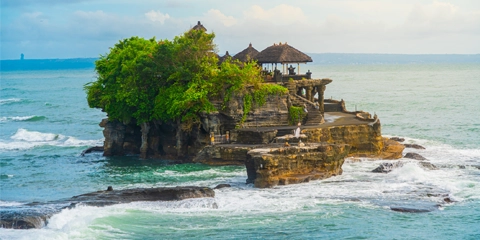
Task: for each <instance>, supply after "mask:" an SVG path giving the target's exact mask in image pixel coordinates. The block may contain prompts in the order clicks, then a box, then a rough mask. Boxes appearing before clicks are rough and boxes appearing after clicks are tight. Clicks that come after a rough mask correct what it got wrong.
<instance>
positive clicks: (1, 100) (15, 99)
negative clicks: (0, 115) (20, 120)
mask: <svg viewBox="0 0 480 240" xmlns="http://www.w3.org/2000/svg"><path fill="white" fill-rule="evenodd" d="M20 101H22V99H20V98H7V99H0V105H4V104H10V103H15V102H20Z"/></svg>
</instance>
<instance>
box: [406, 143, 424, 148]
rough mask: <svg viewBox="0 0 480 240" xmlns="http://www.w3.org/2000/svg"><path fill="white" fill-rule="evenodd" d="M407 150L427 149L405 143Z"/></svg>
mask: <svg viewBox="0 0 480 240" xmlns="http://www.w3.org/2000/svg"><path fill="white" fill-rule="evenodd" d="M403 145H404V146H405V147H406V148H415V149H425V147H423V146H420V145H418V144H409V143H405V144H403Z"/></svg>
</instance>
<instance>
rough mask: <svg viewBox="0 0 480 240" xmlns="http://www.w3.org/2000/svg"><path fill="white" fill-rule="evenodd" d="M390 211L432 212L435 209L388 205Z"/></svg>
mask: <svg viewBox="0 0 480 240" xmlns="http://www.w3.org/2000/svg"><path fill="white" fill-rule="evenodd" d="M390 209H391V210H392V211H395V212H405V213H426V212H432V211H433V210H435V209H422V208H409V207H390Z"/></svg>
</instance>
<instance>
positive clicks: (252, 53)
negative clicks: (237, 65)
mask: <svg viewBox="0 0 480 240" xmlns="http://www.w3.org/2000/svg"><path fill="white" fill-rule="evenodd" d="M257 55H258V51H257V49H255V48H254V47H252V43H250V44H248V47H247V48H245V49H244V50H243V51H241V52H239V53H237V54H235V55H234V56H233V59H234V60H239V61H241V62H248V61H251V60H255V57H256V56H257Z"/></svg>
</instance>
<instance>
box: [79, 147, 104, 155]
mask: <svg viewBox="0 0 480 240" xmlns="http://www.w3.org/2000/svg"><path fill="white" fill-rule="evenodd" d="M93 152H103V146H94V147H89V148H87V149H85V150H83V152H82V153H81V155H82V156H85V154H88V153H93Z"/></svg>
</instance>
